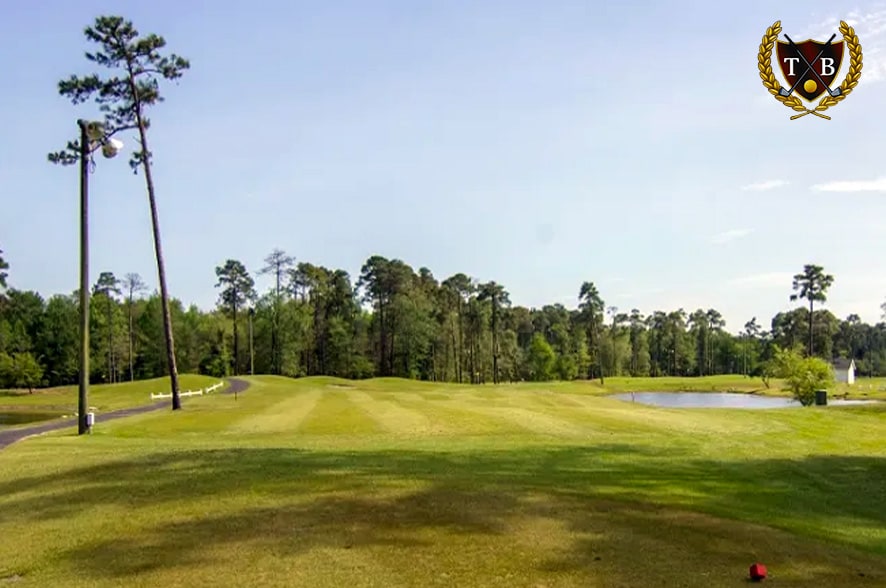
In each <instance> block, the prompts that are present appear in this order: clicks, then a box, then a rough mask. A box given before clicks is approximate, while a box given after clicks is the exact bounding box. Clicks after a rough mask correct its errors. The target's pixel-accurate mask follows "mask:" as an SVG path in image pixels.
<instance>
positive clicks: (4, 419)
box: [0, 410, 63, 428]
mask: <svg viewBox="0 0 886 588" xmlns="http://www.w3.org/2000/svg"><path fill="white" fill-rule="evenodd" d="M61 416H63V413H60V412H29V411H25V410H13V411H9V412H0V428H2V427H4V426H10V425H24V424H27V423H39V422H41V421H48V420H52V419H57V418H59V417H61Z"/></svg>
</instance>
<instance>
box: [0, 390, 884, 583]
mask: <svg viewBox="0 0 886 588" xmlns="http://www.w3.org/2000/svg"><path fill="white" fill-rule="evenodd" d="M614 380H615V379H612V380H610V379H608V378H607V380H606V384H607V386H609V385H610V383H611V382H612V384H613V385H614V386H613V387H617V384H618V382H617V381H614ZM250 381H251V382H252V383H253V384H252V387H251V388H250V389H249V390H247V391H246V392H245V393H243V394H241V395H239V397H238V398H237V399H236V400H235V399H234V397H233V396H215V397H212V396H210V397H195V398H192V399H188V400H187V401H186V405H185V409H184V410H182V411H180V412H176V413H173V412H172V411H161V412H159V413H152V414H146V415H141V416H136V417H131V418H127V419H121V420H117V421H111V422H108V423H102V424H101V425H100V426H99V427H98V428H97V429H96V431H95V432H94V434H93V435H91V436H88V437H77V436H76V435H73V434H71V432H70V431H69V432H65V433H55V434H51V435H47V436H44V437H40V438H34V439H30V440H26V441H23V442H19V443H17V444H15V445H13V446H11V447H9V448H7V449H5V450H3V451H2V452H0V537H4V538H10V537H14V538H15V539H14V540H13V541H8V540H4V541H0V581H2V579H3V578H4V577H13V576H14V577H18V580H19V581H18V582H17V583H16V585H22V586H116V585H151V586H153V585H162V586H203V585H257V586H259V585H262V586H264V585H272V586H349V587H351V586H435V585H440V586H531V587H539V586H547V587H554V586H638V587H639V586H643V587H645V586H699V587H706V588H707V587H711V586H731V585H739V584H741V583H742V582H743V579H744V577H745V576H746V574H747V567H748V565H750V564H751V563H752V562H754V561H763V562H764V563H766V564H767V565H768V567H769V569H770V573H771V575H772V581H773V582H775V581H777V582H778V584H779V585H782V586H810V585H816V586H853V585H859V586H873V585H878V583H880V584H882V583H883V582H886V510H884V509H883V504H884V503H886V449H884V448H886V409H884V407H882V406H859V407H851V408H850V407H827V408H813V407H810V408H788V409H777V410H753V411H744V410H727V409H700V410H679V409H660V408H654V407H647V406H642V405H638V404H632V403H628V402H621V401H619V400H615V399H612V398H606V397H605V396H604V395H603V394H602V392H601V391H600V390H598V389H597V387H596V386H595V385H592V384H589V383H586V382H580V383H557V384H538V385H536V384H520V385H510V386H507V385H506V386H498V387H493V386H491V385H487V386H477V387H471V386H466V385H450V384H433V383H421V382H408V381H403V380H369V381H365V382H350V381H344V380H337V379H334V378H307V379H302V380H297V381H296V380H287V379H285V378H272V377H262V378H254V379H250ZM657 389H661V388H657ZM861 574H864V575H863V576H862V575H861Z"/></svg>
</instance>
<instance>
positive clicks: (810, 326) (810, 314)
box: [809, 298, 813, 357]
mask: <svg viewBox="0 0 886 588" xmlns="http://www.w3.org/2000/svg"><path fill="white" fill-rule="evenodd" d="M812 352H813V345H812V299H811V298H810V299H809V357H812Z"/></svg>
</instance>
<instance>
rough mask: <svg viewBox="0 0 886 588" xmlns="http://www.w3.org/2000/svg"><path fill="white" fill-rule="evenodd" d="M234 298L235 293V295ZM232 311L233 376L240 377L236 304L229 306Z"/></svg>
mask: <svg viewBox="0 0 886 588" xmlns="http://www.w3.org/2000/svg"><path fill="white" fill-rule="evenodd" d="M235 298H236V293H235ZM231 308H232V309H233V312H232V314H233V315H234V375H235V376H239V375H240V361H239V360H240V344H239V340H238V337H237V303H236V302H235V303H234V304H232V305H231Z"/></svg>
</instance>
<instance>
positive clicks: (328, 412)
mask: <svg viewBox="0 0 886 588" xmlns="http://www.w3.org/2000/svg"><path fill="white" fill-rule="evenodd" d="M352 392H353V391H352V390H324V391H323V392H322V396H321V397H320V399H319V400H318V401H317V403H316V404H315V405H314V408H313V410H311V412H310V413H308V415H307V416H306V417H305V418H304V420H302V422H301V424H300V425H299V427H298V432H299V433H302V434H305V435H373V434H378V433H384V432H385V429H384V428H383V427H381V426H380V425H379V423H378V422H377V421H376V420H375V419H373V418H372V417H371V416H369V415H368V414H367V413H366V411H365V410H363V409H362V408H360V407H359V406H357V405H356V404H355V403H354V402H353V401H352V400H351V399H350V398H349V395H350V393H352Z"/></svg>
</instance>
